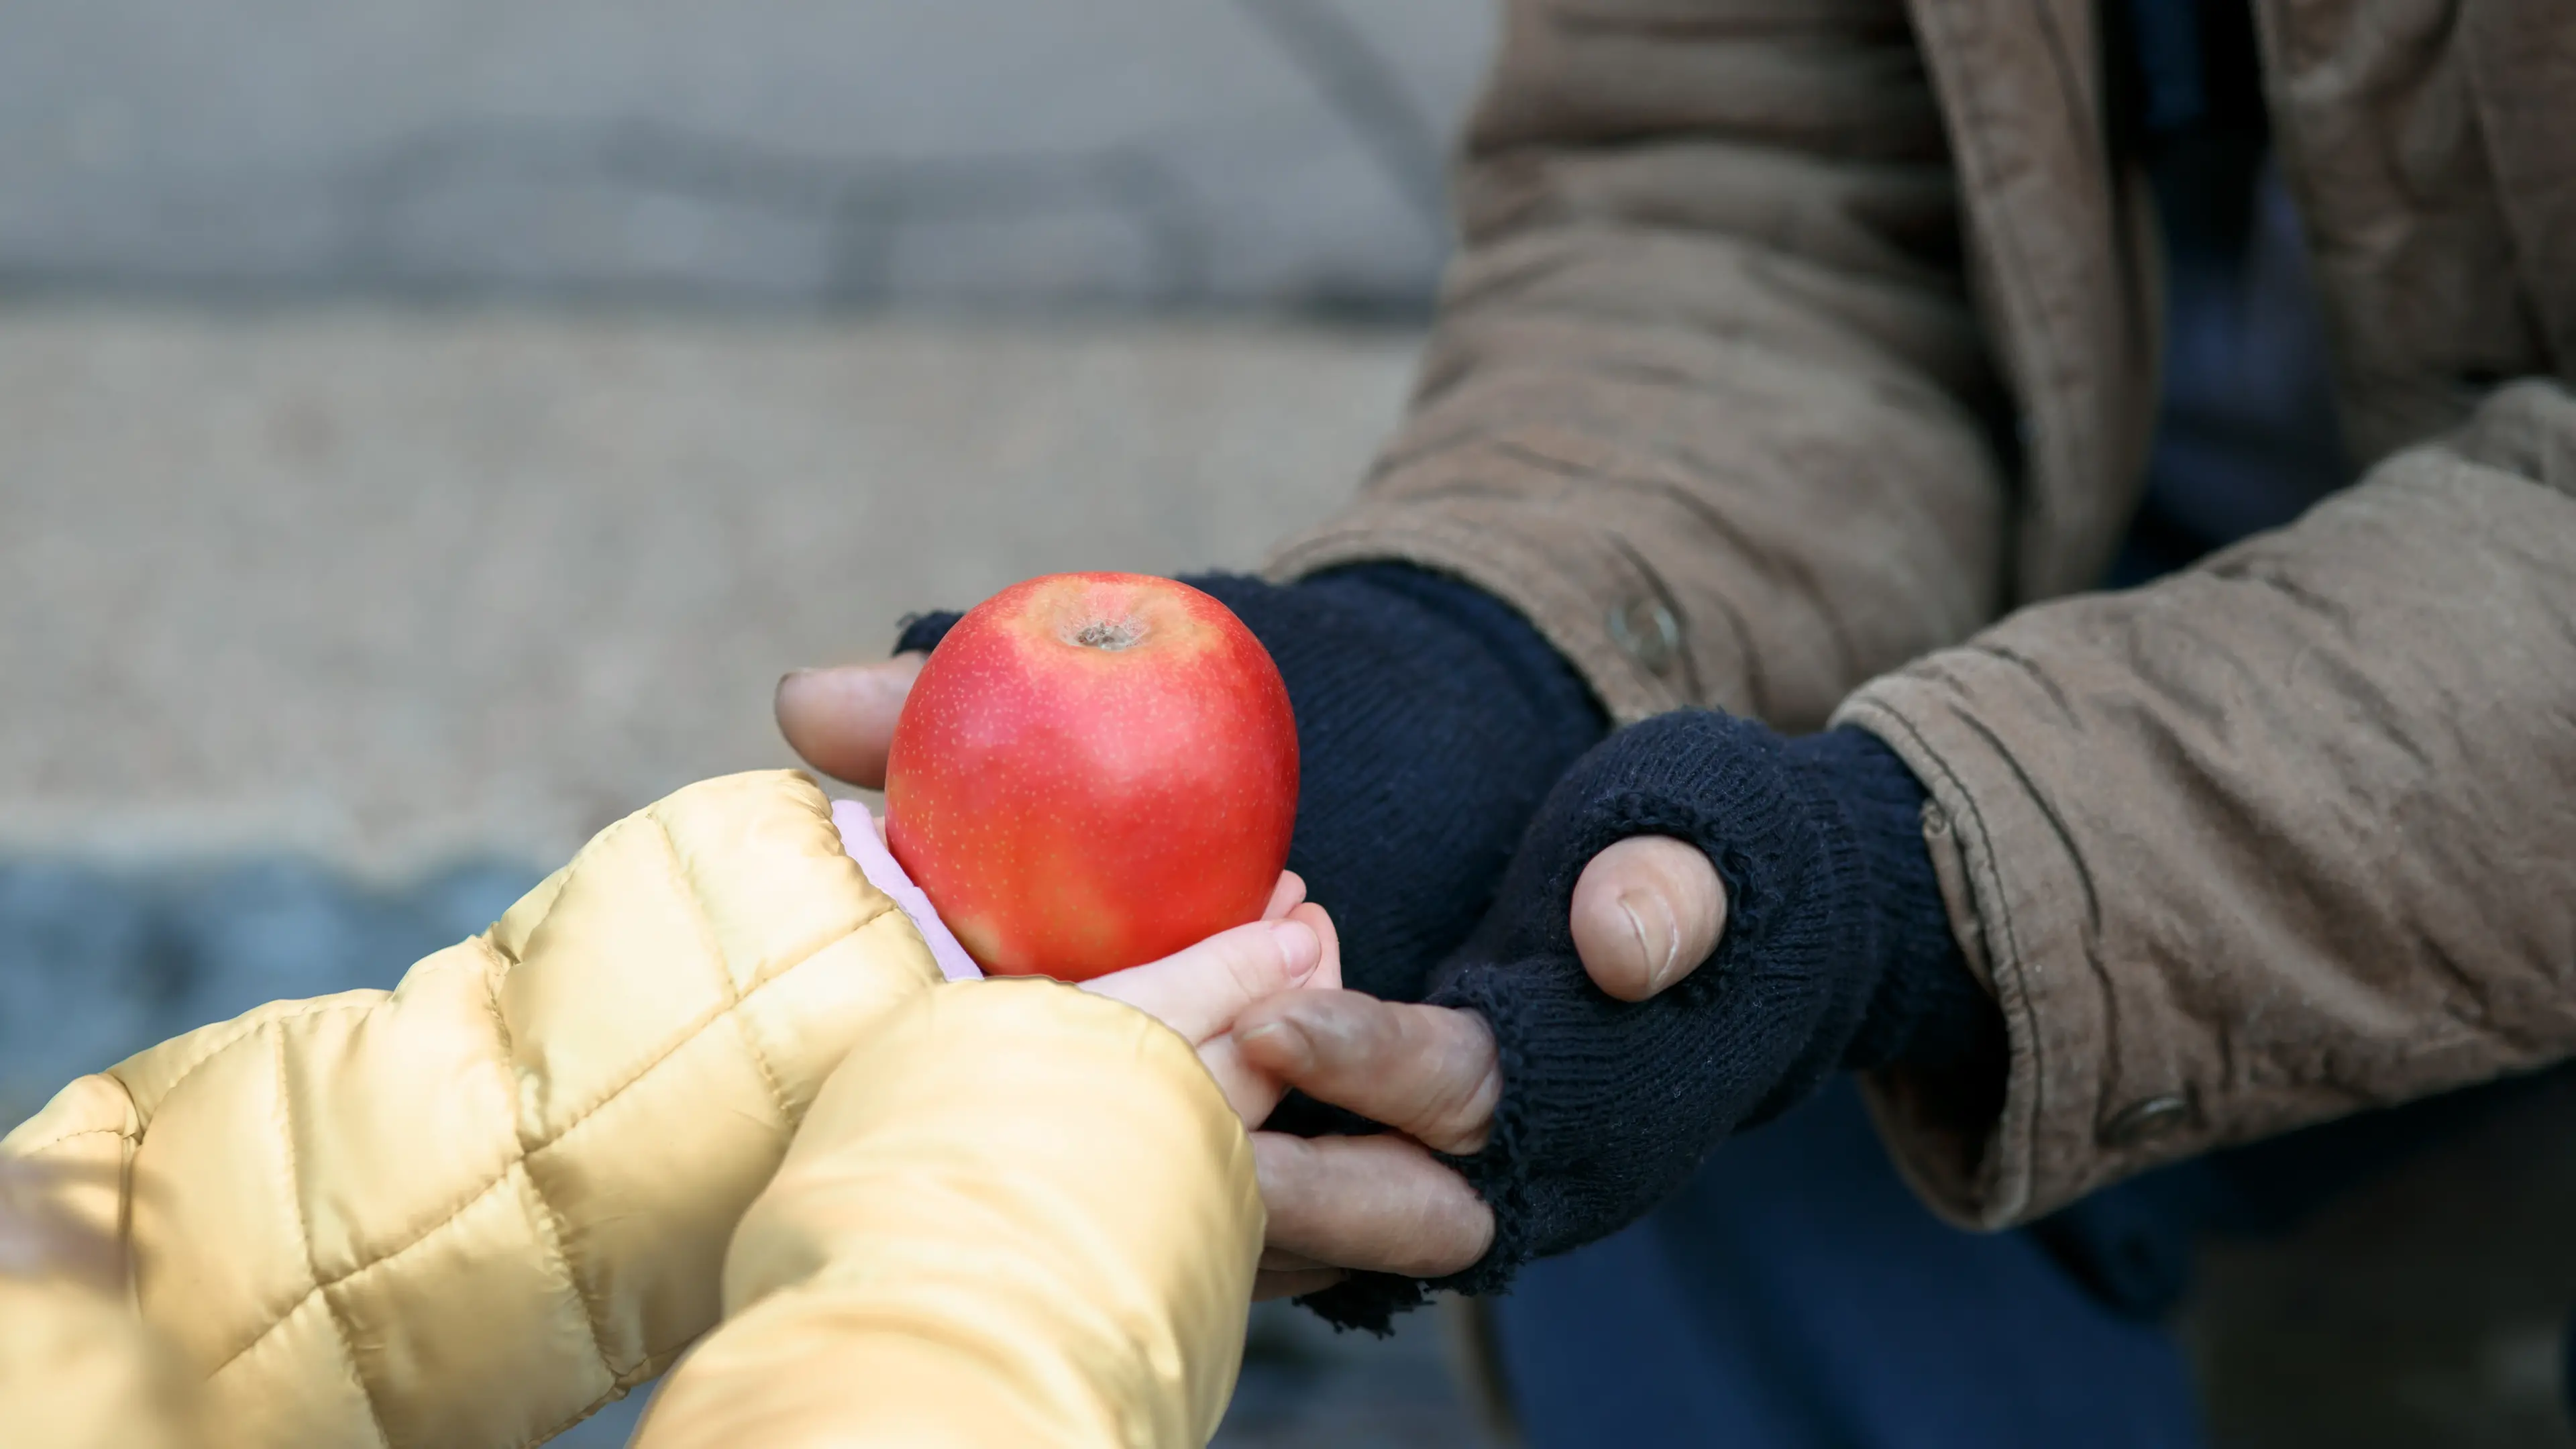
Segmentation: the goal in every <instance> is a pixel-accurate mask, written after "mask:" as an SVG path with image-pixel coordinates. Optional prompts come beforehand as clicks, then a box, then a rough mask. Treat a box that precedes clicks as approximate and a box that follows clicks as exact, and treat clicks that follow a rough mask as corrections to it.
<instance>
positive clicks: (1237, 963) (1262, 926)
mask: <svg viewBox="0 0 2576 1449" xmlns="http://www.w3.org/2000/svg"><path fill="white" fill-rule="evenodd" d="M1310 910H1311V908H1306V907H1300V908H1299V909H1298V910H1295V911H1291V912H1290V913H1289V915H1288V916H1287V918H1286V919H1283V920H1277V921H1254V922H1253V923H1251V924H1250V925H1244V926H1237V927H1235V928H1234V929H1233V930H1231V931H1220V932H1218V933H1217V934H1215V935H1213V936H1210V937H1208V938H1207V939H1206V940H1204V941H1201V942H1199V943H1198V944H1197V945H1195V946H1192V947H1189V948H1188V949H1186V950H1183V951H1179V952H1176V953H1174V954H1173V955H1170V956H1166V957H1164V958H1163V959H1162V960H1160V961H1152V962H1148V963H1146V964H1145V965H1142V966H1135V967H1130V968H1129V969H1127V970H1125V971H1119V972H1114V973H1112V974H1110V975H1107V976H1102V977H1097V978H1095V979H1093V980H1091V981H1087V982H1085V983H1083V989H1084V990H1086V991H1096V992H1098V993H1100V994H1101V995H1103V996H1109V997H1115V998H1116V999H1118V1000H1120V1001H1123V1002H1126V1003H1127V1004H1128V1005H1130V1006H1132V1007H1135V1008H1136V1009H1137V1010H1139V1011H1142V1012H1144V1013H1146V1014H1147V1015H1149V1016H1152V1017H1154V1018H1155V1019H1156V1020H1158V1021H1160V1022H1162V1023H1163V1024H1164V1025H1165V1026H1168V1027H1170V1028H1171V1029H1172V1030H1174V1031H1177V1032H1179V1033H1180V1034H1181V1036H1182V1038H1183V1039H1184V1040H1186V1041H1188V1042H1189V1043H1190V1044H1191V1045H1192V1046H1197V1045H1199V1044H1200V1043H1202V1042H1205V1041H1206V1040H1207V1039H1208V1038H1210V1037H1212V1036H1216V1035H1218V1034H1219V1033H1221V1032H1223V1031H1224V1030H1226V1028H1228V1027H1230V1026H1232V1025H1233V1024H1234V1019H1235V1018H1236V1017H1238V1016H1240V1015H1242V1014H1243V1011H1244V1008H1246V1007H1248V1006H1250V1005H1252V1003H1254V1002H1256V1001H1259V1000H1260V999H1262V998H1263V997H1265V996H1274V995H1277V994H1278V993H1279V992H1282V991H1286V990H1289V989H1290V988H1292V987H1296V986H1302V985H1304V984H1305V983H1306V982H1307V980H1309V979H1310V978H1311V977H1313V976H1314V974H1315V970H1316V968H1317V967H1318V966H1320V965H1322V964H1323V960H1324V938H1323V935H1322V933H1321V932H1319V931H1317V930H1316V928H1315V925H1314V921H1313V916H1314V915H1320V914H1321V913H1320V912H1312V913H1311V914H1310V913H1309V912H1310Z"/></svg>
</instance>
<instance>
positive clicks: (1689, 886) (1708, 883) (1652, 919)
mask: <svg viewBox="0 0 2576 1449" xmlns="http://www.w3.org/2000/svg"><path fill="white" fill-rule="evenodd" d="M1569 924H1570V925H1571V926H1572V927H1573V930H1574V951H1575V954H1576V955H1577V956H1580V957H1581V958H1582V959H1583V969H1584V971H1585V973H1586V974H1588V975H1590V976H1591V978H1592V982H1593V984H1594V985H1596V986H1598V987H1600V988H1601V989H1602V990H1603V991H1605V992H1607V993H1609V994H1610V995H1611V996H1614V997H1617V998H1618V999H1619V1000H1621V1001H1643V1000H1645V999H1646V998H1648V997H1650V996H1653V995H1654V994H1655V993H1657V992H1659V991H1663V990H1665V989H1666V988H1668V987H1671V986H1672V985H1674V984H1675V983H1677V982H1679V981H1681V980H1683V979H1684V978H1686V977H1688V976H1689V975H1690V974H1691V973H1692V972H1693V971H1696V970H1698V969H1699V966H1700V963H1701V962H1703V961H1706V960H1707V959H1708V958H1709V956H1710V954H1711V953H1713V952H1714V951H1716V950H1717V942H1718V937H1719V936H1720V935H1722V934H1723V933H1724V932H1725V930H1726V883H1725V882H1724V881H1721V880H1719V879H1718V875H1717V867H1715V866H1713V865H1711V864H1709V860H1708V857H1707V856H1706V855H1705V854H1703V853H1701V851H1700V848H1699V847H1698V846H1695V845H1693V844H1691V843H1690V842H1689V841H1686V840H1675V839H1673V838H1672V837H1671V836H1668V835H1638V836H1632V837H1630V838H1628V839H1626V840H1622V841H1619V842H1618V843H1617V844H1614V845H1612V846H1610V847H1608V848H1607V849H1605V850H1603V851H1602V852H1601V853H1600V854H1599V855H1596V856H1594V857H1592V861H1591V863H1590V864H1588V865H1586V866H1584V867H1583V874H1582V876H1581V877H1579V878H1578V879H1577V880H1576V881H1575V882H1574V906H1573V919H1572V920H1571V921H1570V922H1569Z"/></svg>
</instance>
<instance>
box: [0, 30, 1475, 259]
mask: <svg viewBox="0 0 2576 1449" xmlns="http://www.w3.org/2000/svg"><path fill="white" fill-rule="evenodd" d="M1489 3H1490V0H1086V3H1081V4H1066V3H1046V0H838V3H823V0H732V3H728V4H723V5H707V4H681V3H672V0H623V3H608V0H560V3H548V4H542V5H531V4H524V3H515V0H336V3H328V4H325V3H315V0H230V3H225V4H220V5H209V4H203V3H197V0H15V3H12V4H9V5H6V6H0V290H14V291H18V292H21V293H23V292H26V291H32V290H51V289H63V288H73V289H80V290H97V289H111V290H113V289H124V288H132V287H137V286H143V287H157V288H163V289H178V290H183V291H186V292H189V293H192V294H198V295H203V294H207V293H225V292H250V293H259V294H275V293H287V294H306V293H313V292H361V293H377V294H382V293H393V294H404V295H432V296H447V295H457V294H466V295H488V294H492V293H496V292H498V293H528V292H533V293H539V294H546V295H564V294H570V295H589V296H598V295H610V296H620V297H635V296H645V297H652V298H657V299H671V298H677V299H689V300H696V301H713V302H720V303H722V302H757V303H773V304H792V305H813V304H825V305H836V306H868V305H875V304H881V303H888V302H894V303H914V302H949V303H954V302H970V303H1011V304H1041V305H1062V304H1091V305H1157V306H1159V305H1193V306H1195V305H1210V304H1214V305H1262V306H1309V307H1316V306H1320V307H1330V308H1358V309H1365V310H1385V309H1405V308H1413V307H1418V306H1419V305H1420V303H1421V300H1422V298H1423V297H1424V296H1425V295H1426V293H1427V290H1428V288H1429V286H1430V285H1431V282H1432V279H1433V276H1434V274H1435V269H1436V267H1437V264H1438V260H1439V257H1440V254H1441V251H1442V243H1443V238H1444V236H1445V227H1444V224H1443V222H1442V220H1441V216H1440V194H1439V193H1440V166H1441V162H1442V152H1443V149H1444V147H1445V145H1446V138H1447V136H1448V134H1449V132H1450V131H1451V129H1452V127H1453V125H1454V122H1455V119H1456V117H1457V115H1458V113H1459V111H1460V110H1461V108H1462V107H1463V105H1464V104H1465V102H1466V100H1467V98H1468V96H1469V94H1470V92H1471V90H1472V88H1473V86H1474V84H1475V81H1476V78H1477V76H1478V73H1479V70H1480V68H1481V66H1482V64H1483V60H1484V57H1485V53H1486V50H1487V47H1488V44H1489V37H1488V32H1489V30H1490V27H1491V23H1492V22H1491V17H1490V15H1489Z"/></svg>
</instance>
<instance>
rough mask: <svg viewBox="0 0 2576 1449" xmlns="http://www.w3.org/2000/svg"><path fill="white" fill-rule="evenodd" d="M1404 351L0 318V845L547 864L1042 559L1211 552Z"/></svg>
mask: <svg viewBox="0 0 2576 1449" xmlns="http://www.w3.org/2000/svg"><path fill="white" fill-rule="evenodd" d="M1410 347H1411V344H1410V341H1409V339H1408V338H1407V337H1405V336H1402V335H1395V334H1384V333H1346V332H1333V331H1324V330H1314V329H1305V328H1296V327H1285V326H1270V325H1252V324H1245V325H1216V324H1208V325H1172V326H1148V325H1139V324H1129V323H1122V322H1102V323H1095V324H1063V325H1057V326H1034V325H1033V326H1025V327H1003V326H991V327H943V326H934V325H929V324H879V325H847V326H838V325H820V324H808V323H795V322H780V323H755V322H745V321H741V320H719V319H669V318H666V319H663V320H660V321H652V320H640V319H634V318H621V317H612V316H599V315H568V314H558V315H551V316H528V315H502V314H413V313H402V312H388V311H364V310H353V311H324V312H288V313H271V314H248V315H220V314H206V313H197V314H179V315H174V314H163V313H145V312H137V311H122V310H95V309H81V310H68V311H66V310H39V311H16V312H11V311H5V310H0V517H5V518H6V519H7V520H8V526H7V527H5V528H0V679H5V680H7V681H8V687H7V688H6V689H0V849H7V848H11V847H15V848H17V849H18V850H20V851H25V850H30V849H41V850H62V849H77V850H79V851H80V852H82V853H84V854H86V855H93V856H95V855H101V854H107V855H123V854H137V853H139V854H142V855H145V856H152V857H158V856H165V855H168V854H170V853H172V852H174V851H176V852H182V853H203V852H205V851H209V850H220V849H230V848H234V847H253V848H260V849H270V848H281V847H283V848H291V849H293V850H296V851H300V852H304V853H308V854H311V855H313V856H315V857H317V858H319V859H322V860H325V861H329V862H333V863H335V864H345V865H348V866H351V867H354V868H358V869H361V870H368V871H379V872H380V871H384V870H398V869H407V868H419V867H424V866H427V865H431V864H435V863H438V862H442V861H445V860H448V859H451V858H454V857H457V856H460V855H477V854H489V853H496V852H497V853H499V854H501V855H504V856H507V857H509V858H513V859H522V860H551V859H556V858H560V857H561V856H563V855H564V854H566V853H567V852H569V851H570V850H571V849H572V848H573V847H574V846H576V845H578V844H579V843H580V841H581V840H583V839H585V838H587V836H588V835H589V834H590V833H591V832H592V831H593V830H595V829H596V828H597V827H599V826H600V825H602V824H605V823H606V822H607V821H609V820H612V819H614V818H616V817H617V816H619V815H622V814H624V813H626V812H627V811H628V810H631V809H633V808H635V807H636V806H637V805H639V804H642V803H644V802H646V801H648V800H650V799H652V798H654V797H655V796H657V795H659V794H660V793H662V792H664V791H666V790H668V789H670V788H672V787H674V786H676V785H678V784H681V783H684V782H686V781H688V780H691V779H694V778H698V777H701V776H704V775H708V774H714V773H719V772H722V771H726V770H734V769H744V768H751V767H757V766H764V765H772V764H782V763H787V762H788V757H787V756H786V755H785V753H784V751H783V750H782V749H781V747H780V746H779V745H778V744H777V743H776V741H775V738H774V736H773V734H772V732H771V728H770V724H769V695H770V689H771V686H772V684H773V682H774V681H775V680H776V679H777V677H778V675H779V674H780V673H782V672H783V671H785V670H787V669H789V668H791V667H794V666H796V665H799V664H804V663H812V662H817V661H823V660H832V659H840V658H848V657H858V656H867V655H873V654H875V653H877V652H879V651H881V650H882V649H883V648H884V647H885V646H886V645H887V643H888V642H890V640H891V638H892V634H893V625H894V621H895V619H896V618H897V616H899V615H901V614H902V613H904V612H906V611H907V610H912V609H919V608H924V607H930V606H935V605H957V604H963V603H971V602H973V601H974V600H975V599H977V598H980V597H982V596H983V595H985V594H987V593H989V592H991V591H992V590H994V589H995V588H998V587H1000V586H1001V585H1003V584H1005V583H1008V582H1011V581H1013V580H1015V579H1018V578H1022V577H1025V576H1028V575H1031V574H1037V573H1044V572H1049V571H1051V570H1055V569H1062V568H1068V567H1111V568H1136V569H1146V570H1180V569H1185V568H1190V567H1204V566H1208V565H1212V564H1214V565H1242V564H1247V563H1249V562H1251V561H1252V560H1253V559H1254V558H1255V557H1256V555H1257V554H1258V552H1259V551H1260V549H1261V548H1262V546H1263V545H1264V544H1265V543H1267V542H1268V541H1270V540H1272V539H1274V538H1276V537H1278V536H1280V535H1282V534H1283V533H1285V532H1287V531H1289V530H1291V529H1293V528H1295V527H1297V526H1299V525H1301V524H1304V523H1306V522H1309V521H1311V520H1313V519H1316V518H1318V517H1320V516H1321V515H1322V514H1323V513H1324V511H1325V510H1326V509H1328V508H1329V507H1331V506H1332V504H1333V503H1334V502H1335V501H1336V500H1337V499H1339V498H1340V497H1342V496H1343V495H1344V494H1346V493H1347V492H1348V490H1349V489H1350V487H1351V486H1352V483H1353V481H1354V480H1355V479H1356V478H1357V476H1358V474H1359V472H1360V470H1361V468H1362V467H1363V465H1364V463H1365V462H1366V460H1367V457H1368V455H1369V452H1370V450H1371V448H1372V446H1373V444H1374V442H1375V441H1376V439H1377V437H1378V436H1379V435H1380V433H1381V432H1382V431H1383V430H1384V429H1385V428H1386V427H1387V425H1388V423H1389V421H1390V420H1391V419H1392V418H1393V416H1394V414H1395V410H1396V408H1397V406H1398V402H1399V399H1400V396H1401V393H1402V389H1403V386H1404V383H1405V380H1406V376H1407V368H1408V366H1409V354H1410Z"/></svg>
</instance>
